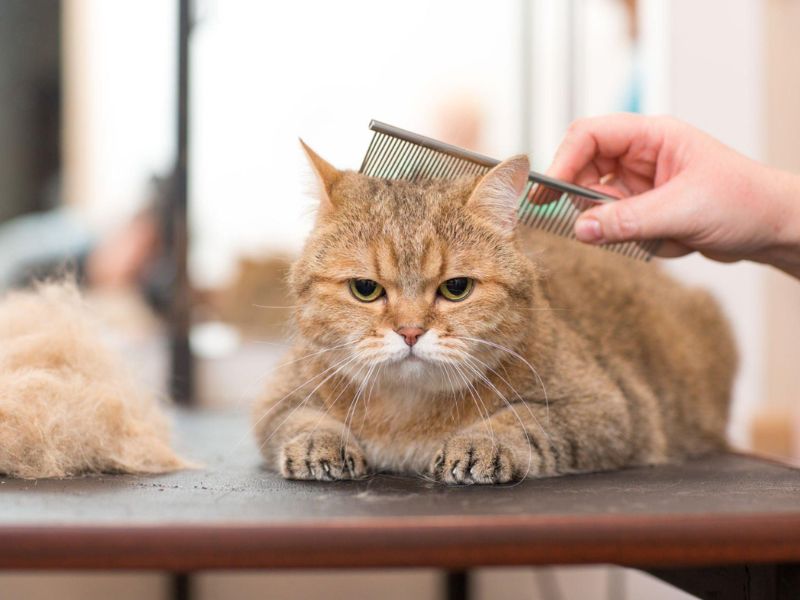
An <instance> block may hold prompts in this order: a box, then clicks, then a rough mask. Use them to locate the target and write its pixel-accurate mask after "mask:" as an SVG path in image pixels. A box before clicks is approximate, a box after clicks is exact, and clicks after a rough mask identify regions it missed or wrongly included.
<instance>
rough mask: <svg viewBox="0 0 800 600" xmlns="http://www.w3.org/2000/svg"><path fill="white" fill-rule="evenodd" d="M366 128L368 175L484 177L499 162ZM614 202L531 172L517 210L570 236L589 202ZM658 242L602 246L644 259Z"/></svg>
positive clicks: (380, 126)
mask: <svg viewBox="0 0 800 600" xmlns="http://www.w3.org/2000/svg"><path fill="white" fill-rule="evenodd" d="M369 128H370V129H371V130H372V131H374V132H375V134H374V135H373V136H372V141H371V142H370V144H369V147H368V148H367V153H366V155H365V156H364V162H363V163H362V164H361V169H359V171H360V172H361V173H363V174H364V175H369V176H370V177H380V178H382V179H403V180H408V181H418V180H425V179H455V178H457V177H461V176H462V175H483V174H484V173H486V172H488V171H489V170H490V169H491V168H492V167H494V166H495V165H497V164H498V163H499V162H500V161H499V160H496V159H494V158H489V157H488V156H483V155H481V154H478V153H477V152H472V151H470V150H465V149H463V148H458V147H457V146H452V145H450V144H445V143H444V142H440V141H437V140H434V139H431V138H428V137H425V136H423V135H419V134H417V133H412V132H410V131H406V130H404V129H400V128H399V127H394V126H392V125H387V124H386V123H381V122H380V121H371V122H370V124H369ZM614 200H615V198H612V197H611V196H606V195H604V194H601V193H599V192H596V191H594V190H590V189H588V188H583V187H580V186H577V185H573V184H570V183H566V182H563V181H559V180H557V179H553V178H551V177H547V176H545V175H541V174H539V173H534V172H531V173H530V175H529V176H528V185H527V186H526V188H525V192H524V193H523V194H522V197H521V198H520V202H519V210H518V213H517V214H518V215H519V220H520V222H522V223H523V224H524V225H527V226H530V227H535V228H537V229H541V230H543V231H548V232H550V233H554V234H556V235H560V236H562V237H566V238H570V239H575V233H574V226H575V221H576V220H577V219H578V216H579V215H580V214H581V213H582V212H583V211H585V210H586V209H588V208H590V207H592V206H596V205H597V204H599V203H603V202H613V201H614ZM659 244H660V241H659V240H653V241H648V242H624V243H617V244H604V245H603V246H601V247H602V248H605V249H607V250H611V251H613V252H617V253H619V254H623V255H625V256H629V257H631V258H637V259H640V260H644V261H648V260H650V259H651V258H652V256H653V254H654V253H655V251H656V250H657V249H658V246H659Z"/></svg>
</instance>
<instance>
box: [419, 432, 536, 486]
mask: <svg viewBox="0 0 800 600" xmlns="http://www.w3.org/2000/svg"><path fill="white" fill-rule="evenodd" d="M519 462H520V461H518V460H517V459H516V458H515V453H514V451H513V449H512V448H511V446H509V445H508V444H505V443H504V442H501V441H497V440H494V439H492V438H491V437H489V436H487V435H470V434H459V435H455V436H453V437H451V438H450V439H449V440H447V442H445V444H444V446H442V448H441V450H439V452H437V454H436V456H435V457H434V459H433V462H432V463H431V468H430V471H431V474H432V475H433V477H434V478H435V479H436V480H437V481H441V482H443V483H448V484H454V485H468V484H473V483H479V484H490V483H509V482H511V481H517V480H519V479H522V477H523V476H524V471H525V467H526V465H521V464H518V463H519Z"/></svg>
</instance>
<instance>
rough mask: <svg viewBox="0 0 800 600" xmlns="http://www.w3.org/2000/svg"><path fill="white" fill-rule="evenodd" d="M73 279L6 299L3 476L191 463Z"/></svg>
mask: <svg viewBox="0 0 800 600" xmlns="http://www.w3.org/2000/svg"><path fill="white" fill-rule="evenodd" d="M187 466H188V464H187V463H186V462H185V461H184V460H183V459H181V458H180V457H179V456H178V455H177V454H176V453H175V452H174V450H173V449H172V446H171V445H170V424H169V421H168V420H167V418H166V416H165V414H164V413H163V411H162V410H161V408H160V406H159V404H158V401H157V399H156V398H155V397H154V396H153V395H152V394H149V393H147V392H146V391H145V390H143V389H142V388H141V387H139V386H137V385H136V383H135V381H134V379H133V377H132V376H131V374H130V372H129V370H128V369H127V368H126V366H125V365H124V364H123V361H122V359H121V357H119V356H117V355H115V354H114V353H113V352H111V351H110V349H109V348H108V347H107V346H106V344H105V343H104V342H103V340H102V336H101V334H100V331H99V329H98V325H97V324H96V323H95V322H94V320H93V318H92V316H91V314H90V312H89V311H88V309H87V308H86V306H85V305H84V303H83V300H82V298H81V296H80V293H79V292H78V290H77V287H76V286H75V285H74V284H72V283H69V282H61V283H44V284H40V285H39V286H38V287H37V288H36V289H35V290H33V291H20V292H11V293H9V294H8V295H7V296H6V297H5V298H3V299H2V300H0V473H2V474H4V475H7V476H12V477H22V478H30V479H35V478H45V477H67V476H72V475H81V474H86V473H162V472H167V471H174V470H177V469H181V468H184V467H187Z"/></svg>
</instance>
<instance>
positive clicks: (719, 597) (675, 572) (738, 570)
mask: <svg viewBox="0 0 800 600" xmlns="http://www.w3.org/2000/svg"><path fill="white" fill-rule="evenodd" d="M647 572H648V573H650V574H651V575H653V576H655V577H658V578H659V579H661V580H663V581H665V582H667V583H669V584H670V585H674V586H675V587H677V588H680V589H681V590H683V591H685V592H687V593H689V594H692V595H693V596H697V597H698V598H701V599H702V600H723V599H724V600H790V599H795V598H800V565H798V564H766V565H738V566H732V567H705V568H691V569H648V570H647Z"/></svg>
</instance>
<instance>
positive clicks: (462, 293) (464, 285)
mask: <svg viewBox="0 0 800 600" xmlns="http://www.w3.org/2000/svg"><path fill="white" fill-rule="evenodd" d="M474 286H475V280H474V279H470V278H469V277H455V278H454V279H448V280H447V281H445V282H444V283H443V284H442V285H440V286H439V293H440V294H441V295H442V296H444V297H445V298H446V299H447V300H450V301H451V302H458V301H460V300H463V299H464V298H466V297H467V296H469V294H470V292H471V291H472V288H473V287H474Z"/></svg>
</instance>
